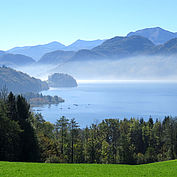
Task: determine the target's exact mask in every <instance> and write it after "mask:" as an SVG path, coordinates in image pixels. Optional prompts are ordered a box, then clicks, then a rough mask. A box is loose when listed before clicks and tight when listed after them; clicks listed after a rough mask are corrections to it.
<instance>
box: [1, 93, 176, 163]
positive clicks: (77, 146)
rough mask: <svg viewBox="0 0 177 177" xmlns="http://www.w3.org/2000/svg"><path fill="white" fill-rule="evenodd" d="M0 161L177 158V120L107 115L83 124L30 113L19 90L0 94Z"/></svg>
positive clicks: (120, 160) (144, 160) (151, 159)
mask: <svg viewBox="0 0 177 177" xmlns="http://www.w3.org/2000/svg"><path fill="white" fill-rule="evenodd" d="M0 135H1V136H0V161H26V162H35V161H38V162H51V163H52V162H55V163H115V164H117V163H121V164H143V163H150V162H156V161H163V160H170V159H175V158H177V119H176V118H172V117H165V118H164V120H163V121H159V120H158V119H157V120H156V121H155V122H154V121H153V119H152V118H149V120H148V121H144V120H143V119H140V120H138V119H135V118H131V119H130V120H127V119H124V120H119V119H105V120H103V121H102V122H101V123H99V124H92V125H91V126H90V127H86V128H83V129H81V128H80V127H79V125H78V123H77V122H76V120H75V119H72V120H68V119H67V118H65V117H61V118H59V119H58V120H57V121H56V123H55V124H52V123H50V122H47V121H45V120H44V119H43V117H42V115H41V114H36V115H34V114H33V113H32V112H31V111H30V105H29V104H28V102H27V101H26V100H25V98H24V97H23V96H21V95H18V96H14V95H13V93H10V94H8V95H7V92H5V91H2V92H1V94H0Z"/></svg>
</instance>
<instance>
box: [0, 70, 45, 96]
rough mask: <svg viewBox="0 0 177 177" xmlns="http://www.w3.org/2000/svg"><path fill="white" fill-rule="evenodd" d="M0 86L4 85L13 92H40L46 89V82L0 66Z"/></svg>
mask: <svg viewBox="0 0 177 177" xmlns="http://www.w3.org/2000/svg"><path fill="white" fill-rule="evenodd" d="M0 86H1V88H2V87H3V86H6V87H7V88H8V91H12V92H14V93H25V92H40V91H42V90H47V89H48V85H47V83H46V82H43V81H41V80H40V79H35V78H34V77H30V76H29V75H27V74H25V73H22V72H19V71H16V70H14V69H11V68H8V67H0Z"/></svg>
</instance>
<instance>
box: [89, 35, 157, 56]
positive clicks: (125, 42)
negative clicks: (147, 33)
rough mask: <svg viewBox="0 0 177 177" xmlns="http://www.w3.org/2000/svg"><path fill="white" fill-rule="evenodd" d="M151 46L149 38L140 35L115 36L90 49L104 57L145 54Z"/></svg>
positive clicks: (152, 45)
mask: <svg viewBox="0 0 177 177" xmlns="http://www.w3.org/2000/svg"><path fill="white" fill-rule="evenodd" d="M153 47H154V44H153V43H152V42H151V41H150V40H148V39H147V38H144V37H141V36H130V37H118V36H117V37H114V38H111V39H108V40H106V41H105V42H104V43H103V44H102V45H100V46H98V47H95V48H94V49H92V51H93V52H96V53H99V54H102V55H104V56H105V57H112V58H121V57H128V56H132V55H142V54H146V53H148V52H149V50H151V49H152V48H153Z"/></svg>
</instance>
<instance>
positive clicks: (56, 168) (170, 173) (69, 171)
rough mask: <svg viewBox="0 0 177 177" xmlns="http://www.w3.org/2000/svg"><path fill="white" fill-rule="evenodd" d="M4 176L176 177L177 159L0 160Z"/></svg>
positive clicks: (0, 171) (0, 168)
mask: <svg viewBox="0 0 177 177" xmlns="http://www.w3.org/2000/svg"><path fill="white" fill-rule="evenodd" d="M0 176H2V177H102V176H103V177H115V176H116V177H125V176H126V177H139V176H141V177H142V176H147V177H151V176H152V177H156V176H162V177H175V176H177V160H173V161H166V162H158V163H152V164H146V165H101V164H45V163H21V162H20V163H19V162H18V163H16V162H0Z"/></svg>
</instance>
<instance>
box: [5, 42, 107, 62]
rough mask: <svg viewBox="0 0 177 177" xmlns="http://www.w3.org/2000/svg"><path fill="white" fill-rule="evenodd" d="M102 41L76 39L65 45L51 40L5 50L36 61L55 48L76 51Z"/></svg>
mask: <svg viewBox="0 0 177 177" xmlns="http://www.w3.org/2000/svg"><path fill="white" fill-rule="evenodd" d="M103 42H104V40H94V41H84V40H77V41H75V42H74V43H72V44H71V45H69V46H65V45H63V44H61V43H59V42H51V43H49V44H44V45H36V46H25V47H15V48H12V49H10V50H8V51H7V52H8V53H12V54H22V55H26V56H29V57H32V58H34V59H35V60H36V61H38V60H39V59H40V58H41V57H42V56H43V55H45V54H46V53H49V52H53V51H56V50H64V51H78V50H81V49H92V48H94V47H96V46H98V45H100V44H102V43H103Z"/></svg>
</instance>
